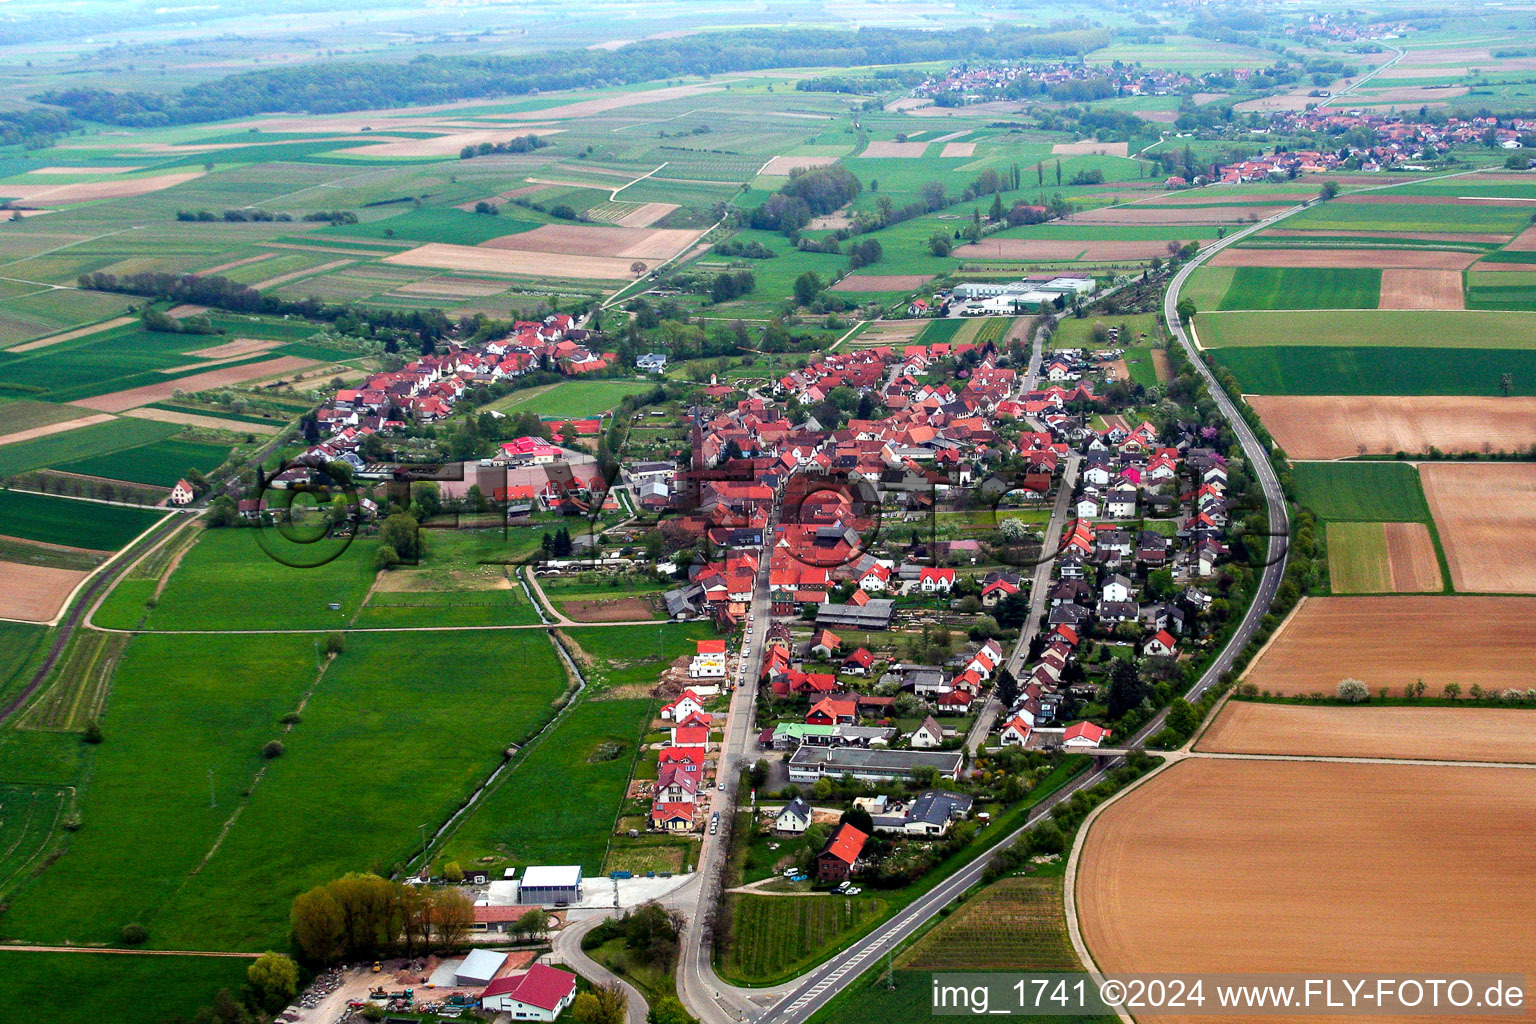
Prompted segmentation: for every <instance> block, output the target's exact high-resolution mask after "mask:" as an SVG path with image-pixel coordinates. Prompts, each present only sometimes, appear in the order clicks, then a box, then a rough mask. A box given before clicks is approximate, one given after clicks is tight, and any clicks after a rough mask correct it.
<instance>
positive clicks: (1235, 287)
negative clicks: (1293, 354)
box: [1197, 267, 1381, 326]
mask: <svg viewBox="0 0 1536 1024" xmlns="http://www.w3.org/2000/svg"><path fill="white" fill-rule="evenodd" d="M1231 269H1232V270H1233V271H1234V273H1233V274H1232V280H1231V283H1230V284H1229V285H1228V287H1227V290H1226V292H1225V294H1223V295H1222V297H1221V300H1220V302H1219V303H1218V304H1215V305H1212V306H1209V307H1207V308H1211V309H1220V310H1238V309H1329V310H1332V309H1375V308H1376V304H1377V303H1378V302H1380V301H1381V271H1379V270H1371V269H1363V268H1362V269H1353V270H1346V269H1321V268H1316V267H1234V268H1231ZM1197 305H1198V300H1197ZM1202 326H1203V325H1202Z"/></svg>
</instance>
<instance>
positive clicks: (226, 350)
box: [187, 338, 282, 359]
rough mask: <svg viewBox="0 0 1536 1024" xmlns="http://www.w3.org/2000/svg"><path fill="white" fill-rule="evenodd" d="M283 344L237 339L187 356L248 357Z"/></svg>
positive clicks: (256, 339)
mask: <svg viewBox="0 0 1536 1024" xmlns="http://www.w3.org/2000/svg"><path fill="white" fill-rule="evenodd" d="M281 344H282V342H280V341H271V340H264V339H261V338H236V339H235V340H234V341H226V342H225V343H224V344H222V345H213V346H211V347H209V348H198V349H193V350H192V351H191V352H188V353H187V355H189V356H197V357H198V358H199V359H225V358H227V357H229V356H248V355H253V354H255V353H257V352H268V351H271V350H272V349H274V348H277V346H279V345H281Z"/></svg>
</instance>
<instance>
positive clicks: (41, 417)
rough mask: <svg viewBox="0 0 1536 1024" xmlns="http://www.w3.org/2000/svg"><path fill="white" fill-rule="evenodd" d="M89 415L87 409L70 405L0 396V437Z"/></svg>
mask: <svg viewBox="0 0 1536 1024" xmlns="http://www.w3.org/2000/svg"><path fill="white" fill-rule="evenodd" d="M89 415H90V412H88V411H87V410H85V409H77V408H75V407H74V406H71V405H56V404H54V403H52V402H34V401H30V400H29V399H25V398H0V437H4V436H5V435H6V434H14V433H16V432H17V431H19V430H31V429H32V428H33V427H43V426H48V425H49V424H52V423H63V422H65V421H66V420H75V419H80V418H81V417H83V416H89Z"/></svg>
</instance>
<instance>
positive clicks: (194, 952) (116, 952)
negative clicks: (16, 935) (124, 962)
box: [0, 943, 265, 960]
mask: <svg viewBox="0 0 1536 1024" xmlns="http://www.w3.org/2000/svg"><path fill="white" fill-rule="evenodd" d="M4 952H12V953H106V954H108V955H112V956H215V957H226V958H233V959H237V960H255V959H257V958H259V957H261V956H264V955H265V954H263V953H235V952H230V951H228V950H223V951H220V950H211V949H117V948H114V947H111V946H13V945H10V944H9V943H0V953H4Z"/></svg>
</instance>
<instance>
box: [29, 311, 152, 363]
mask: <svg viewBox="0 0 1536 1024" xmlns="http://www.w3.org/2000/svg"><path fill="white" fill-rule="evenodd" d="M138 319H139V318H138V317H134V316H120V317H116V318H114V319H112V320H103V321H102V322H101V323H99V324H91V325H90V326H89V327H77V328H76V329H75V330H73V331H65V332H64V333H63V334H50V335H49V336H48V337H46V338H38V339H37V340H36V341H29V342H27V343H26V344H24V345H15V346H12V347H11V348H8V349H6V351H7V352H10V353H14V354H17V355H20V354H21V353H22V352H33V351H36V350H37V349H40V348H47V347H48V346H49V345H57V344H59V343H61V342H65V341H74V340H75V339H76V338H84V337H87V336H88V335H92V334H100V333H101V332H102V331H111V330H116V329H117V328H119V327H127V326H128V325H129V324H132V323H137V322H138Z"/></svg>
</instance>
